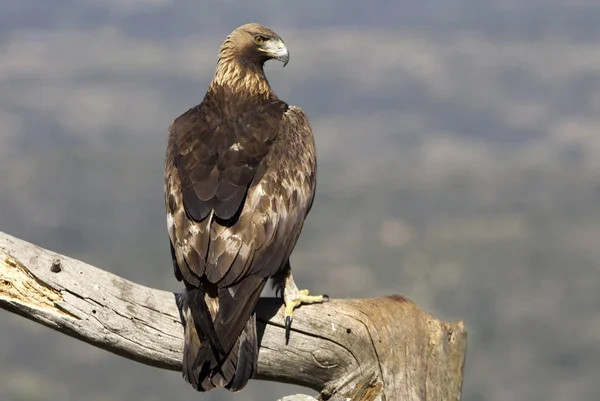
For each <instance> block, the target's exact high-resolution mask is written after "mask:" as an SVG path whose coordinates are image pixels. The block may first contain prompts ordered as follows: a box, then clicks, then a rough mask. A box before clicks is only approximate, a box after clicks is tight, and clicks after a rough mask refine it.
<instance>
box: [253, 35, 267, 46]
mask: <svg viewBox="0 0 600 401" xmlns="http://www.w3.org/2000/svg"><path fill="white" fill-rule="evenodd" d="M266 40H267V38H265V37H264V36H261V35H256V36H255V37H254V43H256V44H257V45H262V44H263V43H265V41H266Z"/></svg>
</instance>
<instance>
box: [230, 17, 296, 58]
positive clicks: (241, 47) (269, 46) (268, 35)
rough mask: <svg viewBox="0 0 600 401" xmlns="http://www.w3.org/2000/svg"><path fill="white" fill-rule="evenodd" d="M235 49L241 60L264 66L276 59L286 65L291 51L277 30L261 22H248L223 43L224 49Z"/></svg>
mask: <svg viewBox="0 0 600 401" xmlns="http://www.w3.org/2000/svg"><path fill="white" fill-rule="evenodd" d="M225 48H229V49H230V50H233V51H234V52H235V54H236V56H237V59H238V60H239V61H243V62H244V63H251V64H255V65H260V66H262V65H263V64H264V63H265V62H266V61H267V60H271V59H275V60H279V61H281V62H282V63H283V66H284V67H285V66H286V65H287V63H288V61H289V60H290V53H289V52H288V49H287V47H285V44H284V43H283V40H281V38H280V37H279V35H277V34H276V33H275V32H273V31H272V30H270V29H269V28H267V27H266V26H263V25H260V24H254V23H251V24H246V25H242V26H241V27H239V28H237V29H236V30H235V31H233V32H232V33H231V34H230V35H229V36H228V37H227V39H226V40H225V42H224V43H223V46H222V47H221V49H222V50H224V49H225Z"/></svg>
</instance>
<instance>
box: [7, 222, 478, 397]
mask: <svg viewBox="0 0 600 401" xmlns="http://www.w3.org/2000/svg"><path fill="white" fill-rule="evenodd" d="M0 308H3V309H7V310H9V311H12V312H14V313H18V314H20V315H22V316H24V317H26V318H28V319H31V320H33V321H36V322H39V323H41V324H44V325H46V326H48V327H51V328H53V329H55V330H58V331H61V332H63V333H65V334H68V335H70V336H73V337H75V338H78V339H80V340H83V341H85V342H88V343H90V344H93V345H95V346H98V347H100V348H103V349H105V350H108V351H110V352H114V353H116V354H119V355H122V356H124V357H127V358H130V359H133V360H136V361H138V362H141V363H145V364H148V365H152V366H157V367H160V368H164V369H171V370H180V369H181V358H182V349H183V329H182V326H181V323H180V318H179V312H178V310H177V307H176V304H175V295H174V294H173V293H170V292H165V291H161V290H157V289H152V288H148V287H144V286H142V285H139V284H135V283H133V282H130V281H128V280H125V279H123V278H121V277H118V276H116V275H114V274H111V273H109V272H107V271H104V270H101V269H98V268H96V267H93V266H90V265H88V264H86V263H84V262H81V261H77V260H75V259H72V258H69V257H67V256H63V255H59V254H57V253H54V252H52V251H49V250H45V249H43V248H40V247H38V246H36V245H33V244H30V243H28V242H25V241H22V240H20V239H17V238H14V237H12V236H9V235H7V234H4V233H2V232H0ZM257 314H258V318H259V325H258V331H259V339H260V353H259V361H258V363H259V367H258V376H257V379H263V380H274V381H279V382H285V383H294V384H299V385H303V386H306V387H309V388H312V389H315V390H317V391H320V392H321V395H320V397H321V399H332V400H333V399H339V400H346V399H349V400H361V401H364V400H388V401H391V400H403V401H404V400H459V399H460V397H461V387H462V377H463V366H464V360H465V352H466V331H465V329H464V327H463V324H462V322H455V323H448V322H442V321H439V320H436V319H434V318H433V317H432V316H430V315H429V314H427V313H425V312H423V311H422V310H420V309H419V308H418V307H417V306H416V305H415V304H414V303H413V302H411V301H410V300H408V299H405V298H403V297H400V296H390V297H382V298H377V299H348V300H333V301H331V302H329V303H325V304H322V305H311V306H304V307H301V308H299V309H297V310H296V312H295V314H294V323H293V330H292V335H291V338H290V342H289V344H288V345H286V344H285V336H284V329H283V325H282V322H283V311H282V308H281V300H279V299H276V298H264V299H261V301H260V303H259V306H258V308H257ZM182 385H184V384H183V383H182ZM299 397H300V398H299ZM301 397H302V396H290V397H289V398H288V397H286V398H287V399H290V400H292V399H295V400H299V399H302V398H301ZM305 397H306V396H305ZM306 399H310V398H306Z"/></svg>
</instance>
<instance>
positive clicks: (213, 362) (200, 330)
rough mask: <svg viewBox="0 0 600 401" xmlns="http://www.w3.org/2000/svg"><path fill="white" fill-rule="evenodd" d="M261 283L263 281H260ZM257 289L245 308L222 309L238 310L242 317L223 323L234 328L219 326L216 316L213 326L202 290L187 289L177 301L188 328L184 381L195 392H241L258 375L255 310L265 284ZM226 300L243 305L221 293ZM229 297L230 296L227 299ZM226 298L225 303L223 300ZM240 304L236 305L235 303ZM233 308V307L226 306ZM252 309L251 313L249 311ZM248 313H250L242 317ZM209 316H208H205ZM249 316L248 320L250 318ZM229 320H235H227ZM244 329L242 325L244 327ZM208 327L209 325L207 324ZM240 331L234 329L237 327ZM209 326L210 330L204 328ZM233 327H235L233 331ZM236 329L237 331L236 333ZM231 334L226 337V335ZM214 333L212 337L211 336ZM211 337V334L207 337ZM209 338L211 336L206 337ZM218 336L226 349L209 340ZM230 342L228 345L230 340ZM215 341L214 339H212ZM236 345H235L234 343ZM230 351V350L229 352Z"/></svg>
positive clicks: (261, 284)
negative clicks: (235, 334) (224, 389)
mask: <svg viewBox="0 0 600 401" xmlns="http://www.w3.org/2000/svg"><path fill="white" fill-rule="evenodd" d="M261 281H262V280H261ZM256 284H258V288H256V290H255V291H252V293H253V294H252V295H255V296H252V297H251V299H248V298H246V297H243V298H246V299H245V302H244V303H243V305H235V306H237V307H238V308H240V307H241V308H240V309H241V310H240V309H237V308H235V307H234V308H231V309H230V308H222V307H221V308H220V313H219V314H221V313H223V312H225V310H232V309H233V310H237V311H238V313H234V314H239V315H240V316H236V317H237V319H236V318H235V317H234V318H233V319H227V318H226V319H224V320H226V321H229V322H230V323H234V322H237V324H235V323H234V324H232V325H220V324H219V321H220V320H221V319H219V316H218V315H217V319H216V324H214V325H213V321H212V318H211V317H210V314H208V308H207V306H206V303H205V301H204V291H203V290H202V289H201V288H189V287H188V288H186V290H185V292H184V293H182V294H179V297H178V299H177V302H178V306H179V309H180V311H181V317H182V321H183V324H184V327H185V337H184V348H183V377H184V379H185V380H186V381H187V382H189V383H190V384H191V385H192V386H193V387H194V389H196V390H198V391H209V390H212V389H213V388H216V387H225V388H227V389H229V390H230V391H239V390H241V389H242V388H244V386H245V385H246V384H247V383H248V380H250V378H252V377H253V376H254V374H255V373H256V371H257V360H258V339H257V335H256V316H255V314H254V307H255V305H256V302H257V301H258V296H260V293H261V291H262V288H263V287H264V281H263V282H262V283H261V282H257V283H256ZM219 292H220V293H221V295H223V297H220V298H221V299H220V300H219V301H220V302H219V303H220V304H221V303H222V302H224V301H225V302H227V301H229V302H227V303H230V302H231V301H242V300H241V299H234V298H232V297H229V295H230V294H229V291H228V290H227V289H225V294H224V293H223V292H221V291H219ZM225 295H227V296H225ZM223 298H226V299H223ZM234 303H237V302H234ZM227 306H233V305H227ZM250 308H251V309H250ZM243 310H246V311H247V313H239V312H241V311H243ZM205 313H206V314H208V315H206V314H205ZM248 315H249V316H248ZM228 317H229V318H231V317H233V316H228ZM244 322H245V325H242V324H241V323H244ZM207 323H208V324H207ZM236 325H237V326H238V327H239V328H238V327H235V326H236ZM204 326H210V327H204ZM232 326H233V327H232ZM236 329H237V330H236ZM240 330H241V333H240V334H239V335H237V336H236V337H234V338H231V337H230V336H231V335H232V334H233V333H235V332H236V331H237V332H240ZM225 331H228V333H227V334H229V335H226V334H225V333H224V332H225ZM210 332H212V333H210ZM208 333H210V334H208ZM207 334H208V335H207ZM213 336H216V338H217V339H218V340H217V341H219V340H221V343H222V345H223V347H221V345H220V344H219V346H218V347H217V346H215V345H216V344H213V342H214V341H211V339H210V337H213ZM227 337H229V338H231V340H229V341H227V340H228V338H227ZM213 338H214V337H213ZM232 342H233V345H231V343H232ZM228 348H229V349H228Z"/></svg>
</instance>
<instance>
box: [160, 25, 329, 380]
mask: <svg viewBox="0 0 600 401" xmlns="http://www.w3.org/2000/svg"><path fill="white" fill-rule="evenodd" d="M273 58H275V59H278V60H281V61H283V62H284V63H287V61H288V53H287V49H286V48H285V45H284V44H283V42H282V41H281V39H280V38H279V36H278V35H277V34H276V33H275V32H273V31H271V30H270V29H268V28H266V27H264V26H261V25H258V24H247V25H244V26H242V27H240V28H238V29H236V30H235V31H233V32H232V33H231V34H230V35H229V36H228V37H227V39H226V40H225V42H224V43H223V45H222V46H221V49H220V52H219V57H218V62H217V68H216V72H215V75H214V78H213V80H212V82H211V84H210V86H209V88H208V91H207V93H206V95H205V97H204V100H203V101H202V103H201V104H200V105H198V106H196V107H193V108H191V109H190V110H188V111H187V112H186V113H184V114H183V115H181V116H180V117H178V118H177V119H176V120H175V121H174V122H173V123H172V124H171V126H170V128H169V139H168V146H167V156H166V164H165V202H166V208H167V222H168V231H169V238H170V242H171V253H172V257H173V264H174V269H175V276H176V277H177V279H178V280H183V281H184V283H185V287H186V290H185V292H184V293H183V294H181V295H180V297H179V299H178V302H179V305H180V308H181V312H182V318H183V322H184V325H185V347H184V359H183V375H184V377H185V379H186V380H187V381H189V382H190V383H191V384H192V385H193V386H194V388H195V389H197V390H199V391H207V390H210V389H212V388H215V387H225V388H228V389H229V390H232V391H238V390H240V389H242V388H243V387H244V386H245V385H246V383H247V382H248V380H249V379H250V378H251V377H252V376H253V375H254V374H255V373H256V370H257V356H258V342H257V335H256V319H255V315H254V308H255V306H256V303H257V301H258V298H259V296H260V294H261V291H262V290H263V288H264V286H265V283H266V281H267V280H268V278H269V277H272V276H275V275H277V277H281V276H282V275H285V273H286V270H287V269H289V262H288V259H289V257H290V254H291V252H292V250H293V248H294V246H295V245H296V241H297V240H298V236H299V235H300V230H301V229H302V225H303V222H304V219H305V217H306V215H307V214H308V212H309V210H310V207H311V205H312V202H313V198H314V194H315V185H316V167H317V166H316V156H315V145H314V140H313V136H312V132H311V128H310V124H309V122H308V119H307V118H306V115H305V114H304V112H303V111H302V110H301V109H300V108H298V107H295V106H288V105H287V104H286V103H285V102H283V101H281V100H279V99H278V98H277V96H276V95H275V93H274V92H273V90H272V89H271V87H270V86H269V83H268V81H267V79H266V78H265V74H264V72H263V64H264V63H265V61H267V60H269V59H273ZM284 65H285V64H284ZM290 274H291V273H290ZM290 277H291V276H290ZM280 280H281V279H280ZM276 285H277V286H278V287H279V289H280V290H282V287H283V286H284V284H283V282H281V281H280V282H278V283H276ZM294 288H295V286H294ZM296 290H297V289H296Z"/></svg>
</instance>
